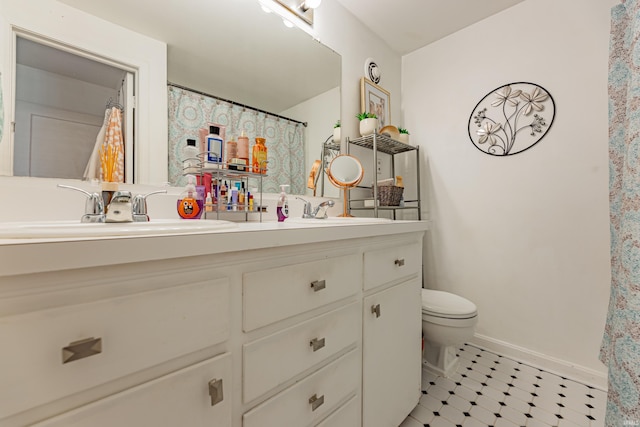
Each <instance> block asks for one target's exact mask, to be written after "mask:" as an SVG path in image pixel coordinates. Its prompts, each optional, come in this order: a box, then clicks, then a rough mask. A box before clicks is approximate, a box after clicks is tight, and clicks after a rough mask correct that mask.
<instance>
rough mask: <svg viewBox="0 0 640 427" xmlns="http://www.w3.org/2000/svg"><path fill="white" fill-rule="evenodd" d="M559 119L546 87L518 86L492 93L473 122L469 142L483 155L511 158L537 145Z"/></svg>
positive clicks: (483, 102) (502, 88)
mask: <svg viewBox="0 0 640 427" xmlns="http://www.w3.org/2000/svg"><path fill="white" fill-rule="evenodd" d="M554 118H555V103H554V101H553V97H551V94H549V92H548V91H547V90H545V89H544V88H543V87H542V86H539V85H536V84H533V83H527V82H517V83H509V84H506V85H504V86H500V87H499V88H497V89H495V90H493V91H491V92H489V93H488V94H487V95H485V97H484V98H482V100H480V102H478V104H477V105H476V106H475V108H474V109H473V112H472V113H471V117H470V118H469V138H471V142H472V143H473V145H474V146H475V147H476V148H477V149H479V150H480V151H482V152H483V153H486V154H490V155H492V156H509V155H512V154H518V153H522V152H523V151H525V150H528V149H529V148H531V147H533V146H534V145H536V144H537V143H538V142H540V140H541V139H542V138H543V137H544V136H545V135H546V134H547V132H548V131H549V129H550V128H551V124H552V123H553V119H554Z"/></svg>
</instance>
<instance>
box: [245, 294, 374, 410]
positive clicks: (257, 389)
mask: <svg viewBox="0 0 640 427" xmlns="http://www.w3.org/2000/svg"><path fill="white" fill-rule="evenodd" d="M361 322H362V316H361V314H360V304H358V303H352V304H349V305H348V306H346V307H343V308H340V309H338V310H335V311H332V312H330V313H327V314H325V315H322V316H318V317H315V318H313V319H311V320H308V321H306V322H304V323H301V324H299V325H296V326H294V327H291V328H288V329H285V330H283V331H280V332H278V333H276V334H273V335H270V336H267V337H265V338H262V339H259V340H257V341H254V342H252V343H249V344H245V346H244V349H243V355H244V370H243V372H244V377H243V386H244V387H243V388H244V401H245V403H247V402H250V401H252V400H253V399H255V398H257V397H259V396H260V395H262V394H263V393H266V392H268V391H269V390H271V389H272V388H274V387H276V386H278V385H280V384H282V383H284V382H286V381H288V380H289V379H291V378H292V377H294V376H295V375H297V374H299V373H301V372H304V371H305V370H307V369H309V368H311V367H312V366H314V365H316V364H318V363H320V362H321V361H322V360H324V359H326V358H327V357H329V356H331V355H333V354H336V353H337V352H339V351H340V350H342V349H345V348H347V347H348V346H349V345H352V344H355V343H357V342H358V337H359V335H360V331H361V328H362V326H361Z"/></svg>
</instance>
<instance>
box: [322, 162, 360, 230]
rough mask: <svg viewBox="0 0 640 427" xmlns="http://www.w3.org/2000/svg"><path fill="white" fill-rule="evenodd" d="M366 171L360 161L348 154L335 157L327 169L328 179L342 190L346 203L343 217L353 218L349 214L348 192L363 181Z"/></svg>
mask: <svg viewBox="0 0 640 427" xmlns="http://www.w3.org/2000/svg"><path fill="white" fill-rule="evenodd" d="M363 176H364V170H363V169H362V164H361V163H360V161H359V160H358V159H356V158H355V157H353V156H350V155H348V154H341V155H339V156H337V157H335V158H334V159H333V160H332V161H331V163H330V164H329V167H328V168H327V178H328V179H329V182H331V184H333V185H334V186H336V187H338V188H341V189H342V194H343V196H344V203H343V205H342V208H343V213H342V215H339V216H341V217H352V216H353V215H349V212H348V207H347V206H348V199H349V198H348V190H349V188H352V187H355V186H356V185H358V184H359V183H360V181H362V177H363Z"/></svg>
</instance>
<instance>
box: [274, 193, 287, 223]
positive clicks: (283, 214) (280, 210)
mask: <svg viewBox="0 0 640 427" xmlns="http://www.w3.org/2000/svg"><path fill="white" fill-rule="evenodd" d="M288 186H289V185H288V184H281V185H280V196H279V197H278V207H277V208H276V214H277V215H278V222H282V221H284V220H285V219H287V218H288V217H289V200H288V199H287V193H286V191H285V188H286V187H288Z"/></svg>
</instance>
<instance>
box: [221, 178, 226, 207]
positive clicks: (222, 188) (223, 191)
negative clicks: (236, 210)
mask: <svg viewBox="0 0 640 427" xmlns="http://www.w3.org/2000/svg"><path fill="white" fill-rule="evenodd" d="M226 203H227V181H223V182H222V185H221V186H220V204H222V205H224V204H226Z"/></svg>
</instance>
